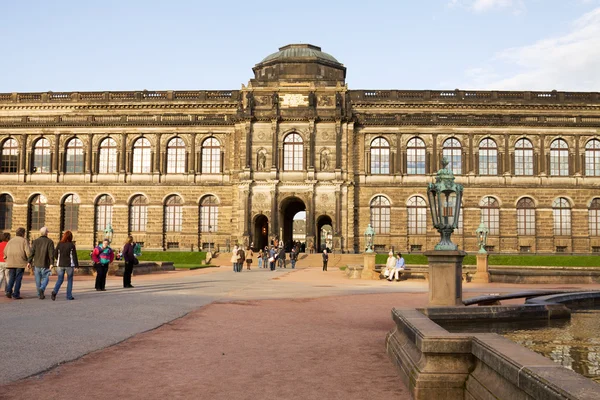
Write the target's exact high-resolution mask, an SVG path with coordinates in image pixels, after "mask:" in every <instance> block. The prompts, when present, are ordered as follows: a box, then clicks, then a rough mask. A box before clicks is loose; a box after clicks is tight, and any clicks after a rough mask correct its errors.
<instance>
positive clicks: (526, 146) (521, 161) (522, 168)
mask: <svg viewBox="0 0 600 400" xmlns="http://www.w3.org/2000/svg"><path fill="white" fill-rule="evenodd" d="M515 175H528V176H529V175H533V145H532V144H531V142H530V141H529V140H527V139H519V140H518V141H517V143H516V145H515Z"/></svg>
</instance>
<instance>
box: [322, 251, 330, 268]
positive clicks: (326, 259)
mask: <svg viewBox="0 0 600 400" xmlns="http://www.w3.org/2000/svg"><path fill="white" fill-rule="evenodd" d="M327 261H329V254H327V250H323V271H327Z"/></svg>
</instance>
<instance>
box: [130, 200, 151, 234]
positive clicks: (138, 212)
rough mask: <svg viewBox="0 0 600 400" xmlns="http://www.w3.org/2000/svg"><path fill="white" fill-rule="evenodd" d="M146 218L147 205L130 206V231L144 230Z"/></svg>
mask: <svg viewBox="0 0 600 400" xmlns="http://www.w3.org/2000/svg"><path fill="white" fill-rule="evenodd" d="M147 220H148V207H147V206H145V205H133V206H131V220H130V223H129V224H130V229H131V231H132V232H145V231H146V222H147Z"/></svg>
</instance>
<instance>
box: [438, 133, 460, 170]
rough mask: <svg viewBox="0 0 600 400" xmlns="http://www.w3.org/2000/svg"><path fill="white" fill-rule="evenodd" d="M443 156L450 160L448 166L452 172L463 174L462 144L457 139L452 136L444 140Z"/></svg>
mask: <svg viewBox="0 0 600 400" xmlns="http://www.w3.org/2000/svg"><path fill="white" fill-rule="evenodd" d="M442 156H443V157H446V159H447V160H448V163H449V164H448V168H449V169H450V170H451V171H452V173H454V174H456V175H458V174H462V146H461V144H460V142H459V141H458V140H457V139H455V138H450V139H447V140H446V141H444V149H443V150H442Z"/></svg>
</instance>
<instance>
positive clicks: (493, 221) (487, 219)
mask: <svg viewBox="0 0 600 400" xmlns="http://www.w3.org/2000/svg"><path fill="white" fill-rule="evenodd" d="M481 211H482V214H483V215H482V217H483V223H484V224H485V225H486V226H487V227H488V229H489V230H490V235H493V236H498V235H499V234H500V210H499V209H497V208H483V209H482V210H481Z"/></svg>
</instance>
